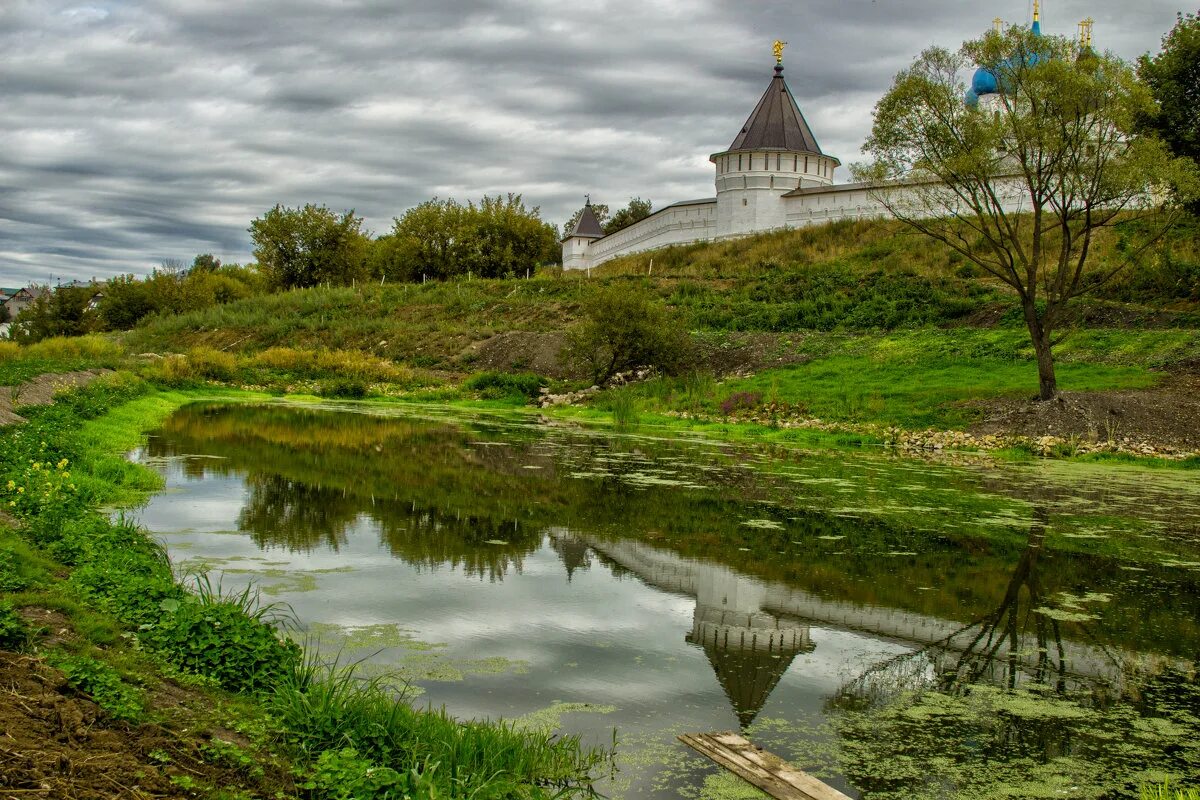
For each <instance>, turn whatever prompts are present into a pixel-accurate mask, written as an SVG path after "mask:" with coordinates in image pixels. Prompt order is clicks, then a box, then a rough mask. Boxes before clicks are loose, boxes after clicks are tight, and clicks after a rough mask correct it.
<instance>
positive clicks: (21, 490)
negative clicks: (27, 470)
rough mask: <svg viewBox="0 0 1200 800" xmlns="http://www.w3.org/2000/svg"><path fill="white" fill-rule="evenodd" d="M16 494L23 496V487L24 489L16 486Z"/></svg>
mask: <svg viewBox="0 0 1200 800" xmlns="http://www.w3.org/2000/svg"><path fill="white" fill-rule="evenodd" d="M17 494H25V487H24V486H18V487H17Z"/></svg>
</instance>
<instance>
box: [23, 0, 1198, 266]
mask: <svg viewBox="0 0 1200 800" xmlns="http://www.w3.org/2000/svg"><path fill="white" fill-rule="evenodd" d="M1190 1H1191V2H1193V3H1194V2H1195V0H1190ZM1031 5H1032V2H1031V0H1015V1H1013V0H995V2H993V3H991V4H984V3H976V2H971V3H963V2H961V0H941V1H940V2H934V1H933V0H874V1H872V0H789V2H733V1H732V0H729V1H728V2H726V0H689V1H688V2H657V1H656V0H641V2H604V1H603V0H595V1H594V2H590V3H573V2H553V3H552V2H547V1H544V0H441V2H409V1H407V0H91V1H90V2H86V1H85V2H62V1H60V0H0V97H2V98H3V106H2V111H0V284H3V285H5V286H9V285H19V284H23V283H24V282H26V281H30V280H36V281H39V282H46V281H47V280H49V279H50V277H51V276H52V275H53V276H54V278H55V279H56V280H57V279H59V278H61V279H69V278H89V277H92V276H95V277H99V278H103V277H108V276H111V275H114V274H118V273H122V272H133V273H137V274H143V273H146V272H148V271H149V270H150V269H152V268H153V267H154V266H156V265H157V264H159V263H160V262H161V261H163V260H164V259H178V260H184V261H188V262H190V261H191V259H192V257H193V256H194V255H195V254H197V253H201V252H211V253H214V254H216V255H217V256H218V257H220V258H221V259H223V260H225V261H242V262H244V261H247V260H249V259H250V240H249V235H248V234H247V232H246V228H247V226H248V224H249V222H250V220H251V219H253V218H255V217H257V216H258V215H260V214H262V213H263V212H264V211H265V210H267V209H268V208H270V207H272V206H273V205H275V204H276V203H282V204H284V205H288V206H295V205H302V204H304V203H308V202H312V203H324V204H326V205H328V206H330V207H332V208H334V209H336V210H342V209H349V208H353V209H355V210H356V211H357V212H358V213H359V214H360V215H362V216H364V217H365V218H366V221H367V227H368V228H369V229H370V230H371V231H373V232H374V233H376V234H378V233H383V232H385V231H387V230H388V229H389V228H390V227H391V221H392V218H393V217H395V216H399V215H400V214H402V213H403V212H404V210H405V209H406V208H409V207H410V206H412V205H415V204H416V203H419V202H421V201H422V200H425V199H428V198H430V197H433V196H439V197H443V198H445V197H454V198H456V199H459V200H467V199H478V198H479V197H480V196H481V195H483V194H485V193H488V194H495V193H497V192H509V191H513V192H519V193H521V194H523V195H524V198H525V200H526V203H527V204H529V205H537V206H540V207H541V209H542V214H543V217H544V218H545V219H547V220H549V221H551V222H554V223H556V224H561V223H562V222H563V221H564V220H565V219H566V217H568V216H569V215H570V213H571V212H572V211H573V210H574V209H576V208H577V207H578V206H580V205H581V204H582V201H583V195H584V193H586V192H590V193H591V194H592V197H593V200H594V202H607V203H609V204H610V205H611V206H613V207H614V208H616V207H618V206H620V205H623V204H624V203H626V202H627V201H628V200H629V198H630V197H632V196H640V197H644V198H648V199H650V200H652V201H653V202H654V207H655V208H658V207H660V206H663V205H666V204H668V203H671V202H674V201H677V200H685V199H693V198H698V197H706V196H711V195H712V194H713V171H712V165H711V164H709V163H708V156H709V155H710V154H711V153H714V152H718V151H720V150H723V149H724V148H726V147H727V146H728V145H729V143H730V142H731V141H732V140H733V137H734V135H735V134H736V133H737V131H738V129H739V128H740V127H741V124H742V122H743V121H744V120H745V118H746V117H747V116H748V115H749V113H750V111H751V110H752V109H753V107H754V105H755V103H756V102H757V101H758V98H759V96H760V95H761V93H762V91H763V90H764V89H765V87H766V84H767V82H768V80H769V79H770V76H771V74H772V73H771V70H772V67H773V66H774V59H773V57H772V55H771V43H772V41H773V40H774V39H776V38H779V39H783V40H786V41H787V42H788V43H789V44H788V47H787V51H786V54H785V59H784V62H785V65H786V68H787V70H786V73H785V76H786V77H787V79H788V82H789V84H790V86H791V88H792V92H793V93H794V94H795V95H796V98H797V100H798V101H799V103H800V106H801V109H802V110H803V111H804V113H805V115H806V116H807V118H808V121H809V124H810V125H811V127H812V129H813V131H814V133H815V134H816V136H817V139H818V141H819V142H820V143H821V147H822V149H823V150H824V151H825V152H827V153H830V154H832V155H835V156H837V157H839V158H840V159H841V160H842V161H843V163H845V164H850V163H852V162H854V161H856V160H859V159H860V158H861V156H860V153H859V148H860V147H861V144H862V141H863V139H864V138H865V137H866V135H867V132H868V130H869V127H870V121H871V110H872V107H873V105H874V103H875V101H876V100H877V99H878V98H879V96H880V95H881V94H882V93H883V92H884V91H885V90H886V89H887V87H888V85H889V83H890V81H891V78H892V76H893V75H894V74H895V73H896V71H897V70H899V69H901V68H902V67H904V66H905V65H907V64H908V63H909V62H910V61H911V60H912V59H913V58H914V57H915V56H916V55H917V54H918V53H919V52H920V51H921V50H922V49H923V48H924V47H926V46H928V45H930V44H933V43H937V44H942V45H946V46H957V45H958V44H959V43H961V42H962V40H963V39H965V38H969V37H972V36H976V35H978V34H980V33H982V32H983V31H984V30H986V29H987V27H988V26H989V25H990V20H991V19H992V18H993V17H995V16H997V15H999V16H1001V17H1003V18H1005V19H1006V20H1008V21H1010V22H1018V23H1026V22H1028V20H1029V18H1030V13H1031ZM1180 10H1183V11H1194V10H1195V9H1194V8H1192V7H1189V6H1180V5H1179V0H1139V2H1136V3H1135V2H1131V1H1130V0H1095V1H1094V2H1090V3H1089V2H1082V1H1081V0H1048V2H1047V3H1046V4H1045V7H1044V11H1043V27H1044V29H1045V30H1046V31H1047V32H1048V33H1062V34H1072V35H1073V34H1074V32H1075V23H1076V22H1077V21H1078V20H1079V19H1081V18H1083V17H1086V16H1089V15H1090V16H1092V17H1094V18H1095V19H1096V28H1095V38H1096V43H1097V45H1098V46H1100V47H1102V48H1107V49H1111V50H1113V51H1114V52H1116V53H1117V54H1119V55H1121V56H1123V57H1125V58H1130V59H1132V58H1134V57H1136V56H1137V55H1139V54H1141V53H1143V52H1145V51H1147V50H1157V48H1158V45H1159V40H1160V38H1161V36H1162V34H1163V33H1164V32H1166V31H1167V30H1168V29H1170V27H1171V26H1172V24H1173V23H1174V20H1175V15H1176V12H1177V11H1180ZM837 177H838V179H839V180H843V181H844V180H847V176H846V169H845V168H843V169H841V170H839V174H838V176H837Z"/></svg>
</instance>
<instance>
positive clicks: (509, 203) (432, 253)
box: [370, 194, 558, 280]
mask: <svg viewBox="0 0 1200 800" xmlns="http://www.w3.org/2000/svg"><path fill="white" fill-rule="evenodd" d="M557 238H558V237H557V232H556V231H555V230H554V226H553V225H549V224H547V223H546V222H543V221H542V219H541V215H540V210H539V209H538V208H537V207H534V208H526V207H525V204H524V202H523V201H522V200H521V195H519V194H508V195H496V196H495V197H489V196H484V198H483V199H482V200H480V201H479V204H478V205H476V204H475V203H467V204H466V205H462V204H460V203H458V202H457V201H455V200H453V199H448V200H438V199H437V198H434V199H432V200H427V201H425V202H424V203H421V204H420V205H419V206H416V207H414V208H410V209H409V210H408V211H406V212H405V213H404V216H402V217H400V218H398V219H397V220H396V221H395V225H394V226H393V228H392V232H391V234H390V235H389V236H381V237H380V238H379V239H378V240H376V242H375V244H374V247H373V252H372V254H371V258H370V265H371V271H372V274H376V275H380V276H383V277H386V278H388V279H391V280H421V278H422V276H425V277H429V278H437V279H445V278H450V277H454V276H458V275H466V274H468V273H471V274H473V275H476V276H478V277H483V278H500V277H504V276H506V275H511V276H515V275H521V274H523V273H524V272H525V271H526V270H528V269H532V268H534V267H536V266H537V265H538V264H541V263H544V262H545V261H547V260H553V259H554V257H555V256H556V254H557V253H556V245H557Z"/></svg>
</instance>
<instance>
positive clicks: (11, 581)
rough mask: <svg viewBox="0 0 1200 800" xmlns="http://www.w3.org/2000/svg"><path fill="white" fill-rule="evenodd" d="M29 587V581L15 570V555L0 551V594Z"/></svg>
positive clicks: (5, 550) (10, 552)
mask: <svg viewBox="0 0 1200 800" xmlns="http://www.w3.org/2000/svg"><path fill="white" fill-rule="evenodd" d="M28 586H29V580H28V579H27V578H26V577H25V576H24V575H22V574H21V572H20V570H18V569H17V561H16V555H15V554H14V553H13V552H12V551H11V550H7V549H0V592H18V591H20V590H22V589H24V588H26V587H28Z"/></svg>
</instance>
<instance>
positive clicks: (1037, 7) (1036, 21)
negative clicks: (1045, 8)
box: [1030, 0, 1042, 36]
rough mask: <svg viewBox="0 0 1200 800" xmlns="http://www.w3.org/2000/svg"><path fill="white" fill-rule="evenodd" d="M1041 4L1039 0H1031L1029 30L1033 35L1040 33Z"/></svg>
mask: <svg viewBox="0 0 1200 800" xmlns="http://www.w3.org/2000/svg"><path fill="white" fill-rule="evenodd" d="M1041 6H1042V4H1041V2H1040V0H1033V26H1032V27H1031V28H1030V30H1031V31H1032V32H1033V35H1034V36H1041V35H1042V7H1041Z"/></svg>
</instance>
